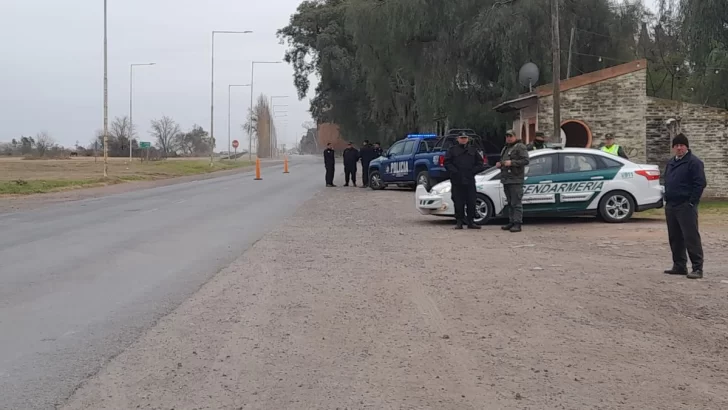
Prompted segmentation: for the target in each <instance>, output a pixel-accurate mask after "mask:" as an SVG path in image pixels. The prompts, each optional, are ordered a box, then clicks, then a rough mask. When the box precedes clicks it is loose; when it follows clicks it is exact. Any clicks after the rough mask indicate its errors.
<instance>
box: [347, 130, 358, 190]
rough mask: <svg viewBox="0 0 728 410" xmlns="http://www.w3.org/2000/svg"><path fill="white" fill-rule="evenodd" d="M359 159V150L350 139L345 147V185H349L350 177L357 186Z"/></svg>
mask: <svg viewBox="0 0 728 410" xmlns="http://www.w3.org/2000/svg"><path fill="white" fill-rule="evenodd" d="M357 161H359V150H358V149H356V148H354V144H352V143H351V141H349V143H348V144H346V148H345V149H344V186H349V178H351V182H353V183H354V186H356V163H357Z"/></svg>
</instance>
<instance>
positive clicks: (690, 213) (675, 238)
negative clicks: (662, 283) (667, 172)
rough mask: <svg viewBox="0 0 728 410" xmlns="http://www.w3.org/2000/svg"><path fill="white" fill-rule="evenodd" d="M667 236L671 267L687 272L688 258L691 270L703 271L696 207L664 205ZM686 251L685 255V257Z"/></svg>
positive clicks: (701, 246)
mask: <svg viewBox="0 0 728 410" xmlns="http://www.w3.org/2000/svg"><path fill="white" fill-rule="evenodd" d="M665 219H667V236H668V238H669V239H670V249H671V250H672V264H673V267H674V268H676V269H679V270H683V271H684V270H687V266H688V256H690V262H691V263H692V265H693V270H703V244H702V241H701V239H700V232H699V230H698V207H697V206H694V207H693V206H690V204H689V203H687V202H684V203H682V204H667V205H665ZM685 251H687V255H685Z"/></svg>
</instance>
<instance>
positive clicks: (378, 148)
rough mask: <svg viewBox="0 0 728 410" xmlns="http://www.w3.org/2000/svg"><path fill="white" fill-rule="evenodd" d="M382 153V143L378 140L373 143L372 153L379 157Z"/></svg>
mask: <svg viewBox="0 0 728 410" xmlns="http://www.w3.org/2000/svg"><path fill="white" fill-rule="evenodd" d="M383 154H384V150H383V149H382V144H380V143H379V141H377V142H375V143H374V155H376V156H375V157H374V158H375V159H376V158H379V157H381V156H382V155H383Z"/></svg>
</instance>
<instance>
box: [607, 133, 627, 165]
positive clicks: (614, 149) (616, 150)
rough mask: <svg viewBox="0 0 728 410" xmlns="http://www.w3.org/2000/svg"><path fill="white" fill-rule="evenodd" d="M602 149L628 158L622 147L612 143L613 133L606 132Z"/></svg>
mask: <svg viewBox="0 0 728 410" xmlns="http://www.w3.org/2000/svg"><path fill="white" fill-rule="evenodd" d="M602 151H604V152H606V153H607V154H612V155H617V156H619V157H621V158H624V159H629V158H627V154H625V153H624V148H622V147H621V146H619V145H618V144H615V143H614V134H606V135H605V136H604V146H602Z"/></svg>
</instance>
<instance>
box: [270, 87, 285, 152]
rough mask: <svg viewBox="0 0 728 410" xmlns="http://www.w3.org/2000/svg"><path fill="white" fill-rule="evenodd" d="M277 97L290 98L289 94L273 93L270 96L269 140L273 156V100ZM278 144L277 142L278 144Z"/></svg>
mask: <svg viewBox="0 0 728 410" xmlns="http://www.w3.org/2000/svg"><path fill="white" fill-rule="evenodd" d="M277 98H288V96H287V95H273V96H271V97H270V110H268V117H269V118H270V125H269V126H268V142H269V143H270V156H271V158H273V108H274V107H275V105H273V101H274V100H275V99H277ZM277 145H278V144H276V146H277Z"/></svg>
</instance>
